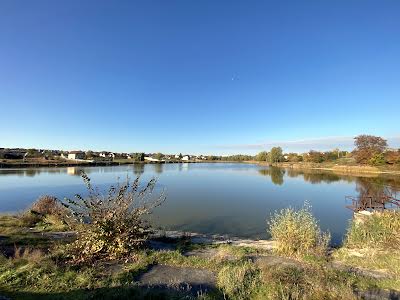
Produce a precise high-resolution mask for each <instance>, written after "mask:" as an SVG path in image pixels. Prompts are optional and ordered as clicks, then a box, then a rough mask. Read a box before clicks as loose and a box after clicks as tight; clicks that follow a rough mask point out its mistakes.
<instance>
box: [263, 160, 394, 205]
mask: <svg viewBox="0 0 400 300" xmlns="http://www.w3.org/2000/svg"><path fill="white" fill-rule="evenodd" d="M258 173H259V174H261V175H263V176H269V177H270V178H271V182H272V183H273V184H275V185H283V183H284V178H285V176H287V177H288V178H297V177H301V178H302V179H303V180H304V181H305V182H309V183H311V184H321V183H326V184H330V183H333V182H341V181H342V182H347V183H355V187H356V188H355V191H356V193H357V195H352V196H353V198H352V199H355V198H354V197H356V198H357V199H363V198H368V199H371V198H372V199H381V198H384V197H393V198H398V195H399V194H400V178H399V177H398V176H382V175H371V174H362V175H360V176H358V177H355V176H350V175H345V174H344V175H343V174H340V175H339V174H335V173H333V172H330V171H323V170H300V169H286V170H285V169H282V168H278V167H268V168H263V169H260V170H258ZM345 196H347V195H343V197H345Z"/></svg>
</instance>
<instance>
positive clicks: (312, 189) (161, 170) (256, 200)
mask: <svg viewBox="0 0 400 300" xmlns="http://www.w3.org/2000/svg"><path fill="white" fill-rule="evenodd" d="M80 170H84V171H85V172H86V173H87V174H88V175H89V176H90V177H91V179H92V182H93V183H94V184H95V185H97V186H99V187H100V189H104V190H106V189H107V187H108V186H109V185H110V184H114V183H115V182H116V181H117V180H118V178H120V181H122V180H124V179H125V178H126V176H127V175H128V176H129V177H131V178H135V177H136V176H137V175H139V174H140V175H142V180H143V181H145V180H148V179H150V178H151V177H154V176H156V177H158V179H159V180H158V187H159V188H165V190H166V194H167V200H166V202H165V203H164V204H163V206H162V207H160V208H158V209H157V210H156V212H155V214H154V216H153V219H154V221H155V222H156V223H157V224H158V225H159V226H162V227H163V228H165V229H173V230H182V231H194V232H203V233H218V234H227V235H232V236H239V237H251V238H266V237H268V236H267V233H266V220H267V218H268V217H269V216H270V214H271V213H273V212H274V211H275V210H278V209H281V208H285V207H288V206H294V207H301V206H302V205H303V203H304V202H305V201H308V202H309V203H310V204H311V205H312V209H313V212H314V214H315V216H316V217H317V218H318V220H319V222H320V224H321V227H322V228H323V229H324V230H329V231H330V232H331V234H332V237H333V241H334V243H340V241H341V240H342V237H343V234H344V233H345V229H346V227H347V224H348V221H349V220H350V219H351V217H352V212H351V211H350V210H349V209H347V208H345V205H346V201H345V196H346V195H358V194H359V193H362V192H365V191H366V190H371V189H375V190H376V189H382V188H383V187H385V186H389V187H398V186H399V179H396V178H388V177H378V178H369V177H350V176H338V175H334V174H332V173H327V172H325V173H323V172H305V173H304V172H302V171H296V170H284V169H278V168H267V167H260V166H256V165H247V164H228V163H213V164H165V165H161V164H155V165H124V166H112V167H89V168H80V167H78V168H77V167H71V168H59V169H54V168H53V169H47V168H43V169H13V170H10V169H0V212H15V211H21V210H23V209H26V208H27V207H28V206H29V205H30V204H31V203H32V201H34V200H35V199H36V198H37V197H38V196H40V195H44V194H50V195H55V196H57V197H59V198H64V197H73V195H74V194H76V193H84V192H85V188H84V185H83V183H82V180H81V178H80V176H79V174H80Z"/></svg>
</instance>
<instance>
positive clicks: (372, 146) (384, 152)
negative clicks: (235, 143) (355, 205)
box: [254, 134, 400, 166]
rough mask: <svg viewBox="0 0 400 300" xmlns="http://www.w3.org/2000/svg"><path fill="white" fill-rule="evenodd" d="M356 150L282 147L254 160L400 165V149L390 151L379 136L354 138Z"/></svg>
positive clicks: (264, 152)
mask: <svg viewBox="0 0 400 300" xmlns="http://www.w3.org/2000/svg"><path fill="white" fill-rule="evenodd" d="M354 146H355V148H354V150H353V151H351V152H349V151H343V150H340V149H334V150H331V151H325V152H321V151H315V150H310V151H308V152H306V153H293V152H292V153H285V154H283V152H282V148H281V147H273V148H272V149H271V150H270V151H269V152H267V151H262V152H260V153H258V154H257V155H256V156H255V157H254V159H255V160H257V161H266V162H269V163H271V164H274V163H278V162H293V163H295V162H311V163H323V162H332V161H338V160H341V161H342V162H344V161H345V160H350V161H354V162H356V163H357V164H362V165H372V166H380V165H386V164H389V165H394V164H397V165H400V149H389V148H388V144H387V140H385V139H383V138H382V137H379V136H373V135H366V134H362V135H359V136H357V137H355V138H354Z"/></svg>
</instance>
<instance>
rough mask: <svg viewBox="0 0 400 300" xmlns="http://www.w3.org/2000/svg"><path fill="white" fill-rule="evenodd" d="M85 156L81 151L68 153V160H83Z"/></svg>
mask: <svg viewBox="0 0 400 300" xmlns="http://www.w3.org/2000/svg"><path fill="white" fill-rule="evenodd" d="M85 157H86V155H85V152H83V151H70V152H69V153H68V159H72V160H78V159H85Z"/></svg>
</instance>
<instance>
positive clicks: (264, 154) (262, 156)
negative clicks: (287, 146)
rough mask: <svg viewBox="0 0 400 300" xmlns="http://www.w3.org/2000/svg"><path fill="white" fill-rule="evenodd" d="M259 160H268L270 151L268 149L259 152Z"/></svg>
mask: <svg viewBox="0 0 400 300" xmlns="http://www.w3.org/2000/svg"><path fill="white" fill-rule="evenodd" d="M255 159H256V160H257V161H267V159H268V152H267V151H262V152H260V153H258V154H257V155H256V157H255Z"/></svg>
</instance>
